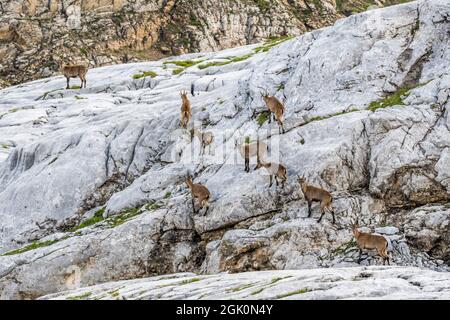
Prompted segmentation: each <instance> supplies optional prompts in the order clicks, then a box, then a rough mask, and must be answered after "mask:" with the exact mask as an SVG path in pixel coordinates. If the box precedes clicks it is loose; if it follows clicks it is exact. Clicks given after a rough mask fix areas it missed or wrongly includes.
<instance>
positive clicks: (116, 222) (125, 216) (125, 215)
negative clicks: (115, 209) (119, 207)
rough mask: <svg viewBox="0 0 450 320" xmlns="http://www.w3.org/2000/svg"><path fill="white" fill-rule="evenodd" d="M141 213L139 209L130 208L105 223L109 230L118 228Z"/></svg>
mask: <svg viewBox="0 0 450 320" xmlns="http://www.w3.org/2000/svg"><path fill="white" fill-rule="evenodd" d="M141 213H142V211H141V210H140V209H139V208H130V209H127V210H125V211H123V212H121V213H119V214H117V215H114V216H112V217H110V218H108V219H107V223H108V225H109V226H110V227H111V228H114V227H117V226H120V225H121V224H123V223H124V222H126V221H127V220H130V219H131V218H133V217H135V216H137V215H139V214H141Z"/></svg>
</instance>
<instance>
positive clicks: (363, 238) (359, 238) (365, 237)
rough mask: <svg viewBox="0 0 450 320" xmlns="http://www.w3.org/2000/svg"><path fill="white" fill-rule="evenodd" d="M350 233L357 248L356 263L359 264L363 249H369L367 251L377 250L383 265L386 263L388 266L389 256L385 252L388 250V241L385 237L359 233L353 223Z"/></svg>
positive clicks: (356, 225)
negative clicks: (351, 232)
mask: <svg viewBox="0 0 450 320" xmlns="http://www.w3.org/2000/svg"><path fill="white" fill-rule="evenodd" d="M352 231H353V235H354V236H355V239H356V243H357V244H358V248H359V257H358V263H360V262H361V255H362V251H363V249H369V250H374V249H375V250H377V253H378V254H379V255H380V257H381V258H382V259H383V264H386V261H387V263H388V265H390V263H389V255H388V252H387V249H388V245H389V244H388V241H387V240H386V238H385V237H383V236H380V235H377V234H370V233H366V232H361V231H359V230H358V223H357V222H356V223H353V225H352Z"/></svg>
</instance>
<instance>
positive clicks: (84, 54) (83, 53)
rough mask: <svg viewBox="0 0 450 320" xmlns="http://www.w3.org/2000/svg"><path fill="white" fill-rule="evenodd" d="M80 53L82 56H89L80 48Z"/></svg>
mask: <svg viewBox="0 0 450 320" xmlns="http://www.w3.org/2000/svg"><path fill="white" fill-rule="evenodd" d="M80 53H81V54H82V55H83V56H86V57H87V56H88V55H89V54H88V52H87V50H86V49H85V48H80Z"/></svg>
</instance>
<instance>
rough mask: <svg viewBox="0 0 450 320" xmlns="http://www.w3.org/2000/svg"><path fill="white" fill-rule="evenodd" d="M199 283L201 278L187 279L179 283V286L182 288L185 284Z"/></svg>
mask: <svg viewBox="0 0 450 320" xmlns="http://www.w3.org/2000/svg"><path fill="white" fill-rule="evenodd" d="M198 281H200V278H192V279H186V280H183V281H181V282H179V283H177V285H179V286H182V285H185V284H189V283H192V282H198Z"/></svg>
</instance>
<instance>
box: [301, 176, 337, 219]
mask: <svg viewBox="0 0 450 320" xmlns="http://www.w3.org/2000/svg"><path fill="white" fill-rule="evenodd" d="M298 183H299V184H300V187H301V189H302V192H303V195H304V196H305V199H306V201H307V202H308V218H309V217H311V206H312V203H313V202H316V201H317V202H320V209H321V210H322V214H321V216H320V218H319V220H317V222H319V223H320V221H321V220H322V217H323V215H324V214H325V209H327V210H329V211H330V212H331V214H332V215H333V224H334V223H335V222H336V221H335V218H334V210H333V207H332V203H333V197H332V196H331V194H330V193H329V192H328V191H326V190H323V189H320V188H317V187H313V186H310V185H308V183H306V179H305V178H304V177H298Z"/></svg>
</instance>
